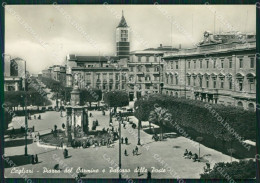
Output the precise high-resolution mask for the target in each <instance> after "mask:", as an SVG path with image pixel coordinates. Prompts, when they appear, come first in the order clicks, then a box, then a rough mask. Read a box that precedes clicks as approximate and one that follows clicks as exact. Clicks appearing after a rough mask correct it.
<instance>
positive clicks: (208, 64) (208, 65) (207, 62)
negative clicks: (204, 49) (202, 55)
mask: <svg viewBox="0 0 260 183" xmlns="http://www.w3.org/2000/svg"><path fill="white" fill-rule="evenodd" d="M208 68H209V61H208V60H207V69H208Z"/></svg>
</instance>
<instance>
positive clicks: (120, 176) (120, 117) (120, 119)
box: [118, 111, 122, 179]
mask: <svg viewBox="0 0 260 183" xmlns="http://www.w3.org/2000/svg"><path fill="white" fill-rule="evenodd" d="M121 122H122V115H121V111H120V112H119V118H118V123H119V179H121V178H122V175H121V171H120V170H121V166H122V164H121Z"/></svg>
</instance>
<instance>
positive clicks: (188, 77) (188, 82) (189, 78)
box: [188, 77, 190, 86]
mask: <svg viewBox="0 0 260 183" xmlns="http://www.w3.org/2000/svg"><path fill="white" fill-rule="evenodd" d="M188 86H190V77H188Z"/></svg>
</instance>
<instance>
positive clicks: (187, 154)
mask: <svg viewBox="0 0 260 183" xmlns="http://www.w3.org/2000/svg"><path fill="white" fill-rule="evenodd" d="M183 156H184V158H188V159H193V161H194V162H195V161H200V160H199V156H198V155H197V153H194V154H192V152H191V151H189V152H188V150H187V149H185V152H184V154H183Z"/></svg>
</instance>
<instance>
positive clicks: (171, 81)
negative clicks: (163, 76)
mask: <svg viewBox="0 0 260 183" xmlns="http://www.w3.org/2000/svg"><path fill="white" fill-rule="evenodd" d="M171 84H173V76H171Z"/></svg>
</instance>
